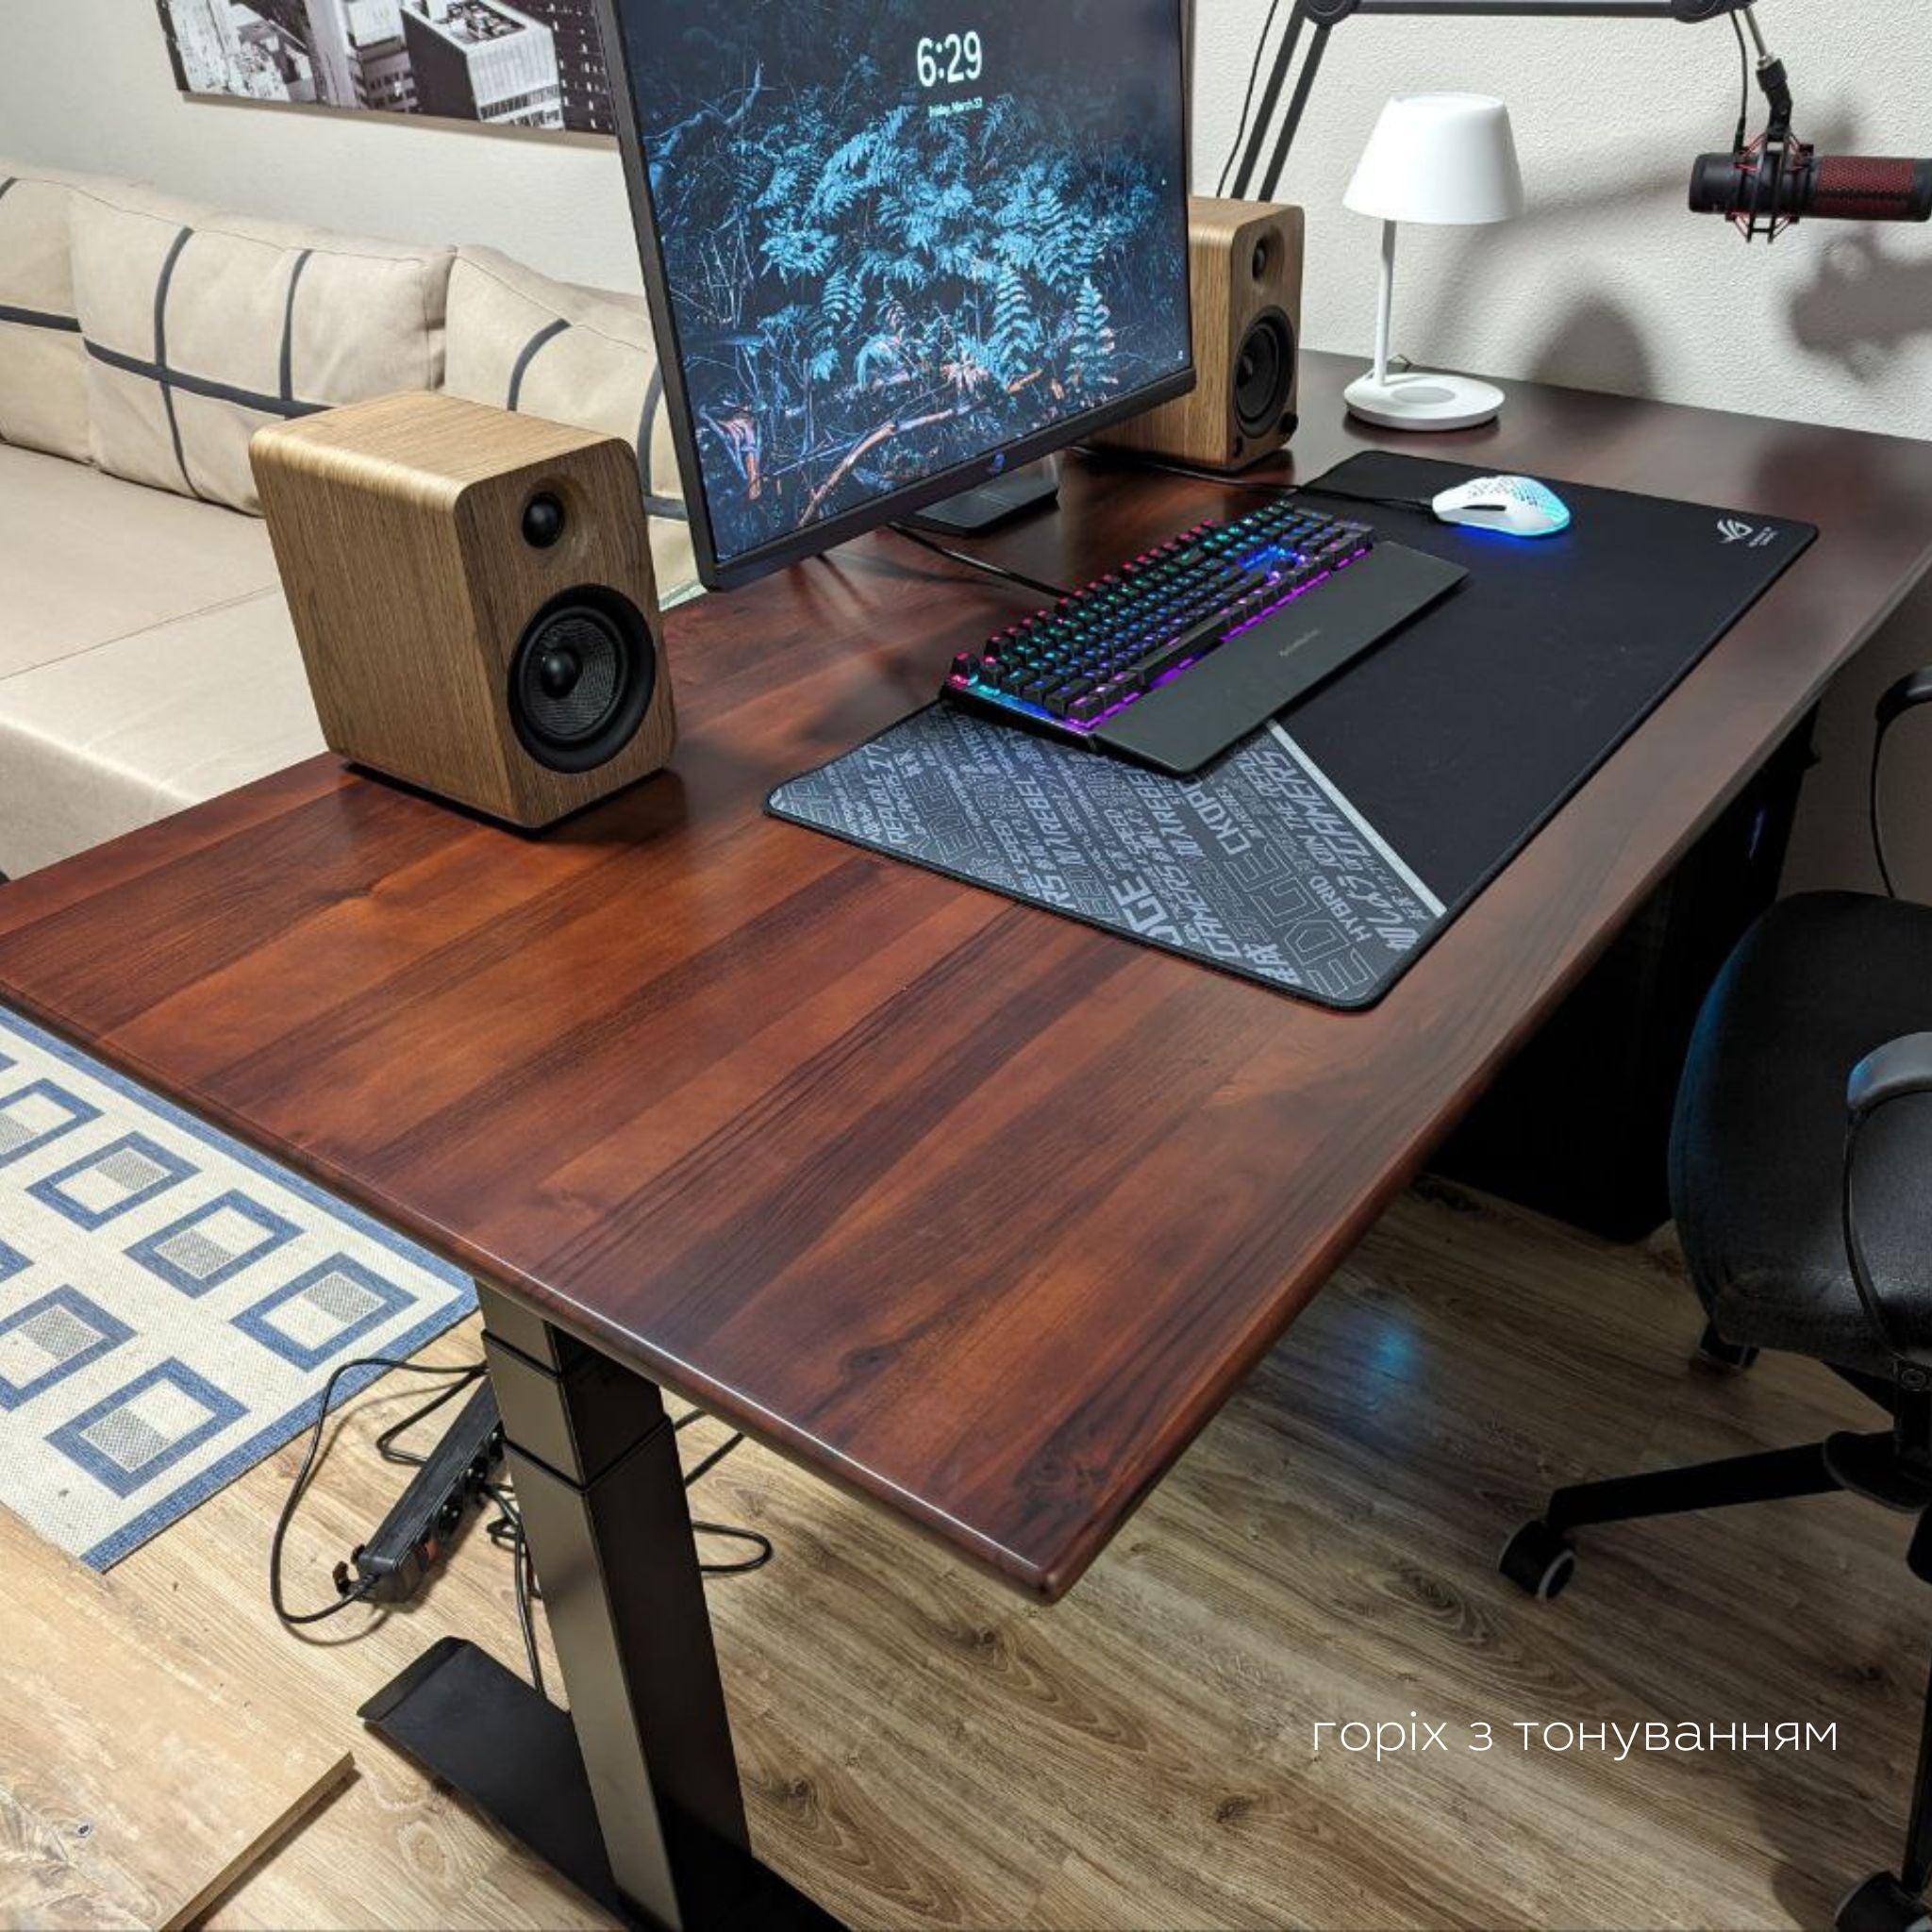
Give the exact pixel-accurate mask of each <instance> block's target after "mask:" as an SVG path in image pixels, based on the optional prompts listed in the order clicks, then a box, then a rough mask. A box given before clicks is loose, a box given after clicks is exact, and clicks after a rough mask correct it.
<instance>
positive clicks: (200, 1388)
mask: <svg viewBox="0 0 1932 1932" xmlns="http://www.w3.org/2000/svg"><path fill="white" fill-rule="evenodd" d="M473 1307H475V1290H474V1289H473V1288H472V1286H471V1284H470V1281H469V1278H468V1277H467V1276H466V1275H464V1274H462V1273H461V1272H460V1271H459V1270H458V1269H455V1268H451V1267H449V1266H447V1265H446V1264H445V1263H443V1262H441V1261H439V1260H438V1259H436V1258H435V1257H433V1256H431V1255H428V1254H426V1253H425V1252H424V1250H423V1249H421V1248H419V1247H416V1246H414V1245H413V1244H412V1243H410V1242H408V1241H404V1240H402V1239H401V1237H399V1236H397V1235H394V1234H391V1232H390V1231H389V1230H388V1229H387V1228H384V1227H382V1226H380V1225H378V1224H376V1223H375V1222H374V1221H372V1220H371V1219H369V1217H368V1216H367V1215H364V1214H361V1213H359V1212H358V1211H357V1210H356V1209H355V1208H351V1207H349V1206H348V1205H347V1204H346V1203H344V1202H341V1201H339V1200H336V1199H335V1198H334V1197H333V1196H331V1195H329V1194H326V1193H325V1192H324V1191H322V1190H321V1189H320V1188H317V1187H314V1186H312V1185H310V1184H309V1183H308V1181H305V1180H303V1179H301V1178H300V1177H299V1176H298V1175H296V1174H291V1173H290V1172H289V1171H288V1170H287V1169H285V1168H282V1167H278V1166H276V1165H275V1163H274V1162H273V1161H271V1160H267V1159H265V1158H262V1157H261V1156H260V1155H258V1154H256V1153H253V1152H252V1151H250V1150H249V1149H248V1148H245V1147H243V1146H242V1145H240V1144H239V1143H238V1142H236V1141H232V1140H230V1139H228V1138H227V1137H226V1136H225V1135H223V1134H218V1133H216V1132H215V1131H214V1130H213V1129H211V1128H209V1127H207V1126H204V1125H203V1124H201V1123H200V1122H198V1121H196V1120H194V1119H193V1118H192V1116H190V1115H189V1114H187V1113H184V1112H183V1111H182V1110H181V1109H180V1108H175V1107H173V1106H171V1105H170V1104H169V1103H168V1102H166V1101H164V1100H161V1099H159V1098H158V1097H157V1096H156V1095H154V1094H152V1093H148V1092H146V1091H143V1090H142V1088H140V1087H137V1086H136V1085H134V1083H133V1082H131V1081H129V1080H125V1079H124V1078H122V1077H121V1075H119V1074H115V1073H113V1072H111V1071H110V1070H109V1069H108V1068H106V1067H104V1066H102V1065H100V1064H99V1062H97V1061H95V1060H92V1059H90V1058H88V1057H87V1056H86V1055H85V1054H81V1053H78V1052H76V1051H75V1049H74V1048H72V1047H70V1046H68V1045H66V1044H64V1043H63V1042H62V1041H58V1040H56V1039H54V1038H53V1037H52V1036H51V1035H49V1034H47V1033H44V1032H42V1030H41V1029H40V1028H39V1027H37V1026H34V1025H31V1024H28V1023H27V1022H26V1021H25V1020H23V1019H21V1018H19V1017H18V1016H17V1015H15V1014H12V1013H9V1012H7V1011H5V1010H0V1504H4V1505H5V1506H6V1507H8V1509H10V1510H12V1511H13V1513H14V1514H15V1515H16V1516H19V1517H21V1518H22V1519H24V1520H25V1522H26V1523H28V1524H31V1525H32V1527H33V1528H34V1529H36V1530H37V1531H39V1532H40V1534H41V1535H42V1536H44V1537H45V1538H46V1539H47V1540H48V1541H50V1542H54V1543H58V1545H59V1546H60V1547H61V1548H62V1549H64V1550H66V1551H68V1552H69V1553H70V1554H71V1555H74V1556H77V1557H80V1558H82V1560H83V1561H85V1562H87V1563H90V1564H92V1566H93V1567H94V1568H95V1569H96V1570H105V1569H107V1568H108V1566H109V1565H110V1564H113V1563H117V1562H119V1561H120V1559H121V1558H122V1557H125V1556H126V1555H127V1553H128V1552H129V1551H130V1550H134V1549H137V1548H139V1547H140V1545H141V1544H142V1543H143V1542H145V1541H147V1540H148V1538H149V1537H151V1536H154V1535H156V1534H157V1533H158V1532H159V1531H161V1530H163V1529H165V1528H167V1527H168V1525H169V1524H171V1523H174V1522H175V1521H176V1520H177V1519H178V1518H179V1517H181V1516H183V1515H185V1514H186V1513H187V1511H189V1510H190V1509H192V1508H193V1507H195V1505H196V1504H197V1503H200V1502H203V1501H205V1500H206V1499H207V1498H208V1497H209V1496H211V1495H213V1494H214V1493H215V1491H218V1490H220V1489H222V1488H224V1487H225V1486H226V1485H227V1484H228V1483H231V1482H233V1481H234V1480H235V1478H236V1477H237V1476H239V1475H242V1474H244V1473H245V1472H246V1471H248V1470H250V1469H252V1468H253V1467H254V1466H255V1465H256V1464H257V1463H258V1462H259V1461H260V1460H261V1459H262V1457H265V1456H268V1455H270V1454H272V1453H273V1452H274V1451H275V1450H276V1449H278V1448H279V1447H280V1446H281V1445H282V1444H283V1443H284V1442H286V1441H289V1439H290V1438H291V1436H293V1435H295V1434H296V1433H297V1432H298V1431H300V1430H302V1429H304V1428H306V1427H308V1425H309V1424H311V1423H312V1422H313V1420H314V1415H315V1398H316V1395H317V1393H318V1392H319V1391H320V1390H321V1388H322V1385H323V1382H324V1381H325V1379H326V1377H327V1375H328V1374H329V1371H330V1370H331V1369H332V1368H333V1367H334V1366H335V1365H336V1364H337V1363H339V1362H341V1361H344V1360H347V1359H349V1358H352V1357H357V1356H371V1355H383V1356H408V1355H411V1354H413V1353H414V1352H415V1351H416V1350H418V1349H420V1348H422V1347H423V1346H424V1345H425V1343H426V1342H428V1341H431V1340H433V1339H434V1338H435V1337H436V1336H438V1335H440V1334H441V1332H442V1331H443V1330H444V1329H445V1328H447V1327H449V1326H450V1324H452V1323H454V1322H458V1321H460V1320H461V1319H462V1317H463V1316H464V1315H466V1314H468V1313H469V1312H470V1310H471V1309H472V1308H473ZM381 1373H382V1372H381V1371H380V1370H377V1369H367V1370H361V1369H358V1370H357V1371H356V1372H355V1374H349V1375H344V1376H343V1377H342V1379H341V1382H340V1383H339V1384H338V1385H337V1400H338V1402H341V1401H344V1400H346V1399H347V1398H348V1397H349V1396H350V1395H352V1394H354V1393H355V1392H356V1391H357V1390H358V1389H360V1388H363V1387H366V1386H367V1384H368V1383H370V1382H371V1381H373V1380H375V1377H376V1376H377V1375H378V1374H381Z"/></svg>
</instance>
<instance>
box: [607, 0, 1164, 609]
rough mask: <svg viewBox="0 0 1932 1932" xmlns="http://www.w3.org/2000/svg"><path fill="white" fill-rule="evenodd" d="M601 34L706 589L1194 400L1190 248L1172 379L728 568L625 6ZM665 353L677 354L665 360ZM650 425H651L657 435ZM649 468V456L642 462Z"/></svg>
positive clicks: (724, 586)
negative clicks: (696, 422) (716, 527)
mask: <svg viewBox="0 0 1932 1932" xmlns="http://www.w3.org/2000/svg"><path fill="white" fill-rule="evenodd" d="M1170 4H1171V9H1172V11H1173V14H1174V28H1175V32H1174V51H1175V58H1176V59H1177V60H1178V62H1179V70H1180V71H1179V74H1178V76H1177V78H1178V80H1179V83H1180V100H1181V137H1180V149H1181V151H1180V154H1179V156H1178V157H1177V159H1178V164H1179V167H1180V171H1181V184H1182V187H1181V199H1182V204H1183V208H1185V207H1186V204H1187V202H1188V200H1189V197H1190V195H1191V185H1190V184H1191V175H1192V172H1193V170H1192V145H1191V142H1192V131H1193V130H1192V102H1191V99H1190V87H1189V82H1190V78H1191V75H1190V67H1191V61H1190V58H1189V53H1190V50H1189V45H1188V40H1189V33H1190V30H1191V7H1190V0H1170ZM597 14H598V21H599V25H601V27H602V29H603V32H604V41H605V49H606V60H605V65H606V70H607V72H608V75H609V81H610V97H611V101H612V104H613V107H614V109H615V113H616V120H617V146H618V152H619V154H620V155H621V157H622V158H623V162H624V178H625V190H626V192H627V193H628V195H629V198H630V208H631V225H632V226H633V228H634V229H635V231H636V235H637V242H638V252H639V256H640V258H641V263H642V268H643V277H644V294H645V297H646V299H647V301H648V303H649V305H650V311H651V327H652V332H653V334H654V336H655V338H656V345H657V354H658V380H659V381H660V382H661V384H662V385H663V407H664V408H666V409H667V410H668V411H669V412H670V416H671V435H672V441H673V442H674V444H675V447H676V451H677V469H678V478H679V481H680V483H681V485H682V487H683V491H684V513H685V517H686V519H687V521H688V522H689V524H690V526H691V549H692V552H693V554H694V556H695V558H696V560H697V567H698V576H699V578H700V579H701V580H702V581H703V583H704V585H705V587H706V588H707V589H708V590H712V591H734V590H737V589H739V588H741V586H742V585H745V584H749V583H753V582H755V581H756V580H757V579H758V578H759V577H763V576H769V575H771V574H772V573H773V572H774V571H779V570H783V569H785V568H786V567H787V566H788V565H790V564H793V563H800V562H803V561H805V560H806V559H807V558H812V557H818V556H821V555H823V554H824V552H825V551H827V550H832V549H836V548H837V547H838V546H839V545H840V544H841V543H845V542H849V541H851V540H852V539H853V538H855V537H862V536H864V535H865V534H866V532H867V531H869V530H875V529H878V528H879V527H880V526H881V525H886V524H890V523H892V522H895V521H896V520H898V519H899V518H902V517H907V516H909V515H911V514H912V513H913V512H915V511H917V510H921V509H924V508H927V507H928V506H930V505H932V504H935V503H939V502H941V500H943V499H944V498H946V497H948V496H954V495H957V494H958V493H959V492H960V491H966V490H971V489H974V488H975V487H976V486H978V485H980V484H984V483H987V482H990V481H991V480H992V479H993V478H994V477H996V476H1002V475H1007V474H1008V473H1009V472H1010V471H1012V470H1014V469H1016V468H1018V467H1021V466H1023V465H1024V464H1026V463H1032V462H1038V461H1039V460H1040V459H1041V458H1043V457H1049V456H1052V455H1054V454H1055V453H1056V452H1057V451H1059V450H1063V449H1066V448H1069V447H1070V446H1072V445H1073V444H1074V443H1077V442H1082V441H1085V440H1086V439H1087V438H1089V437H1091V436H1096V435H1098V434H1099V433H1100V432H1101V431H1102V430H1104V429H1109V428H1111V427H1112V426H1113V425H1115V424H1117V423H1124V422H1125V421H1126V420H1127V418H1128V417H1130V416H1138V415H1141V413H1142V412H1143V411H1145V410H1148V409H1153V408H1158V407H1159V406H1160V405H1161V404H1162V403H1169V402H1173V401H1174V400H1176V399H1177V398H1178V397H1181V396H1185V395H1191V394H1192V393H1193V391H1194V389H1195V387H1196V385H1197V382H1198V374H1197V367H1196V364H1195V361H1194V330H1193V276H1192V273H1191V263H1190V261H1189V258H1188V254H1187V251H1186V248H1185V245H1184V246H1183V251H1182V272H1183V275H1184V276H1185V277H1186V284H1187V308H1186V312H1187V317H1188V329H1187V334H1188V341H1187V359H1186V361H1185V362H1184V363H1183V365H1182V366H1181V367H1180V368H1179V369H1177V370H1175V371H1174V374H1173V375H1166V376H1162V377H1160V378H1158V380H1157V381H1154V382H1151V383H1147V384H1143V385H1142V386H1141V388H1139V389H1135V390H1129V391H1125V392H1124V393H1123V394H1121V395H1119V396H1116V397H1114V398H1113V399H1112V401H1110V402H1107V403H1103V404H1101V405H1100V407H1099V408H1094V409H1090V410H1087V411H1085V412H1083V413H1082V414H1080V415H1078V416H1069V417H1064V418H1062V419H1061V420H1060V421H1059V422H1057V423H1053V424H1049V425H1047V426H1046V427H1044V428H1042V429H1038V430H1035V431H1034V432H1033V433H1032V434H1031V435H1029V436H1024V437H1022V438H1020V439H1018V440H1017V441H1013V442H1008V443H1005V444H1003V445H1001V447H1000V448H998V449H997V450H991V451H989V452H987V454H986V455H984V456H981V457H975V458H974V459H973V460H972V461H970V462H965V463H956V464H954V465H953V467H952V468H950V469H947V470H943V471H940V472H938V473H937V474H935V475H931V476H928V477H926V478H925V479H924V481H923V482H920V483H914V484H908V486H907V487H906V488H904V489H902V490H895V491H891V494H890V495H885V496H875V497H874V498H873V499H872V500H871V501H870V502H868V503H863V504H860V505H858V506H857V507H856V508H852V509H849V510H841V512H840V513H839V514H838V515H837V516H832V517H827V518H825V519H824V521H823V522H821V523H817V524H814V525H811V527H810V528H809V529H805V530H794V531H791V532H790V533H789V534H787V535H785V536H782V537H776V538H774V539H773V540H772V541H770V542H769V543H762V544H760V545H758V548H756V549H753V550H747V551H743V552H741V554H739V555H738V556H736V557H734V558H731V559H730V560H729V561H724V560H722V559H721V558H719V556H718V553H717V549H716V546H715V545H714V543H713V541H712V533H711V507H710V499H709V497H708V495H707V494H706V491H705V479H704V465H703V461H702V458H700V456H699V452H698V447H697V437H696V434H695V431H694V427H693V425H692V421H691V398H690V394H689V392H688V391H687V390H686V388H685V383H684V358H683V357H682V355H681V354H680V353H679V348H678V337H677V322H676V317H675V313H674V310H673V307H672V302H671V290H670V283H669V281H668V279H667V277H666V275H665V273H664V256H663V249H662V247H661V245H660V243H659V241H658V220H657V208H656V204H655V203H654V202H653V201H652V198H651V182H650V170H649V169H648V168H647V167H646V166H645V164H644V149H643V141H642V137H641V134H640V132H639V127H638V113H637V100H636V95H635V92H634V89H633V82H632V78H631V75H632V67H631V58H630V46H629V42H628V39H627V37H626V34H625V25H624V22H623V19H622V18H621V16H620V14H619V11H618V0H597ZM667 345H668V347H669V353H668V354H667V353H666V348H667ZM649 430H650V424H649V422H648V421H647V422H646V424H645V425H644V433H645V434H647V435H648V434H649ZM640 454H641V460H642V461H643V462H644V463H645V464H648V463H649V461H650V453H649V451H648V450H645V451H642V452H641V453H640Z"/></svg>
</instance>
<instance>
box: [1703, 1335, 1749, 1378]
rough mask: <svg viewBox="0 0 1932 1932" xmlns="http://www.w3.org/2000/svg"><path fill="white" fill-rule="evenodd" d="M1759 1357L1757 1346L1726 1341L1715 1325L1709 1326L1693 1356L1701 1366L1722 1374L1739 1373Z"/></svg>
mask: <svg viewBox="0 0 1932 1932" xmlns="http://www.w3.org/2000/svg"><path fill="white" fill-rule="evenodd" d="M1691 1360H1692V1361H1694V1362H1696V1363H1697V1364H1698V1366H1699V1367H1700V1368H1706V1369H1712V1370H1715V1371H1716V1372H1717V1373H1718V1374H1721V1375H1738V1374H1742V1373H1743V1372H1744V1371H1745V1370H1746V1369H1748V1368H1749V1367H1750V1366H1751V1364H1752V1363H1753V1362H1755V1361H1756V1360H1757V1350H1756V1349H1755V1348H1745V1347H1742V1346H1740V1344H1738V1343H1735V1342H1730V1341H1725V1340H1724V1337H1723V1336H1722V1335H1720V1334H1719V1333H1718V1332H1717V1330H1716V1329H1715V1328H1713V1327H1709V1326H1707V1327H1706V1329H1705V1331H1704V1339H1703V1340H1702V1341H1699V1342H1698V1344H1697V1353H1696V1354H1695V1355H1694V1356H1692V1357H1691Z"/></svg>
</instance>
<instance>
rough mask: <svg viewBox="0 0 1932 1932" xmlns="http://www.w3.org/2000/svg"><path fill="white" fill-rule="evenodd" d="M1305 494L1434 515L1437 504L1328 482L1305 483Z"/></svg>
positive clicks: (1303, 488) (1380, 507)
mask: <svg viewBox="0 0 1932 1932" xmlns="http://www.w3.org/2000/svg"><path fill="white" fill-rule="evenodd" d="M1301 493H1302V494H1303V495H1304V496H1332V497H1333V498H1334V499H1335V500H1336V501H1337V502H1338V503H1365V504H1367V505H1368V506H1369V507H1370V508H1372V509H1413V510H1421V511H1423V512H1424V514H1426V515H1428V516H1434V515H1435V513H1436V506H1435V505H1434V504H1433V503H1430V502H1427V501H1425V500H1424V498H1422V497H1420V496H1371V495H1370V494H1369V493H1368V491H1365V490H1337V489H1335V488H1334V487H1333V486H1332V485H1330V484H1327V483H1304V484H1303V485H1302V486H1301Z"/></svg>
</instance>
